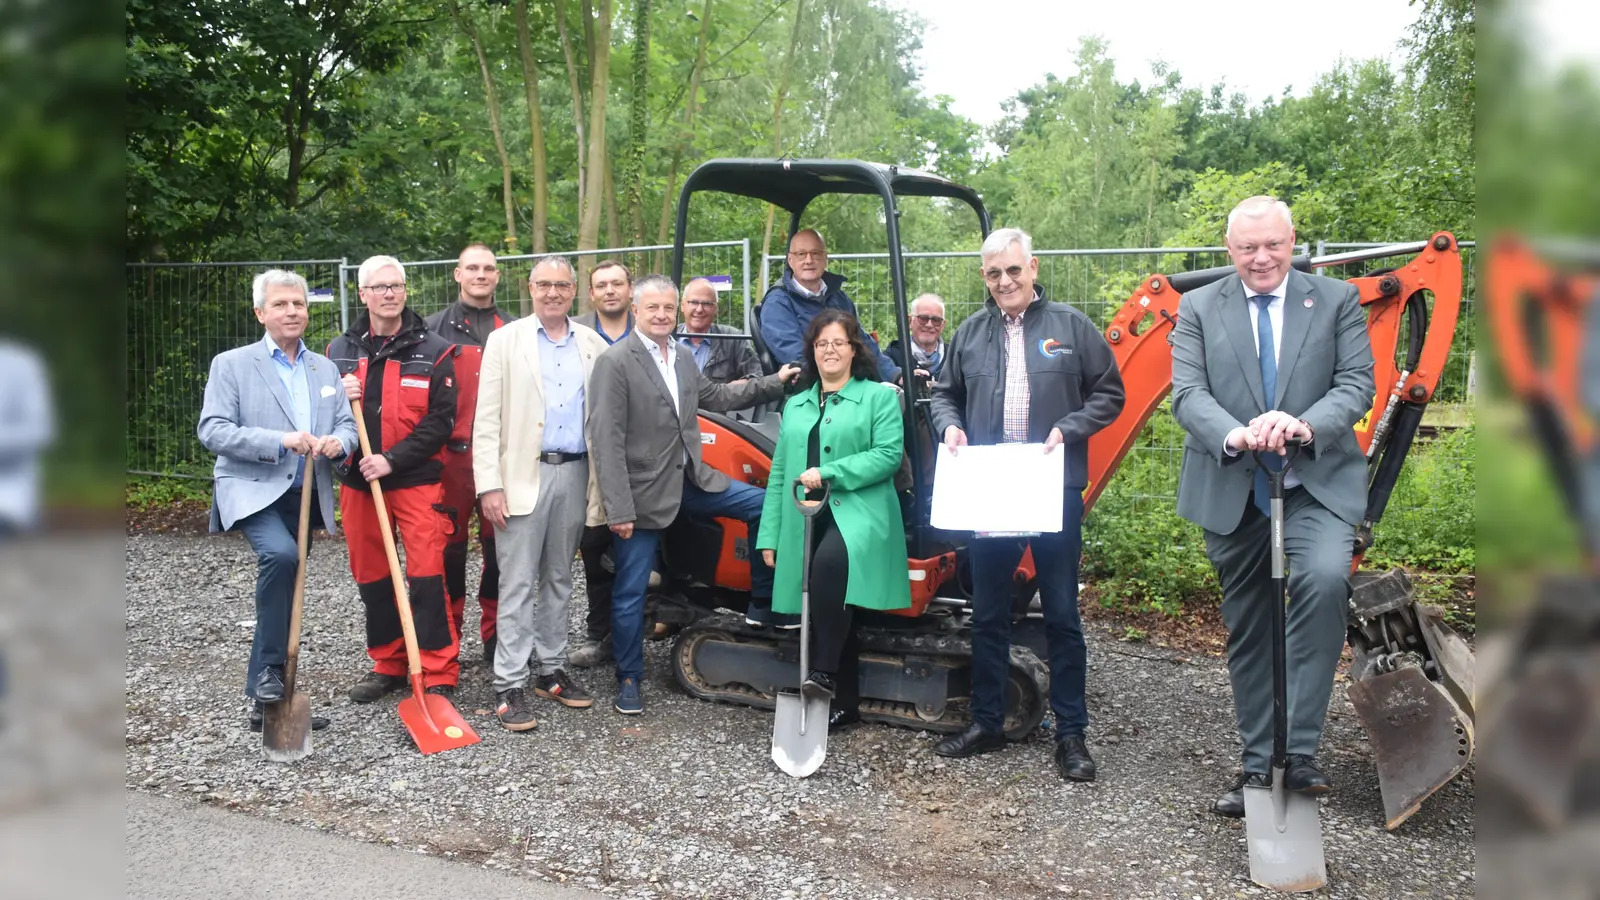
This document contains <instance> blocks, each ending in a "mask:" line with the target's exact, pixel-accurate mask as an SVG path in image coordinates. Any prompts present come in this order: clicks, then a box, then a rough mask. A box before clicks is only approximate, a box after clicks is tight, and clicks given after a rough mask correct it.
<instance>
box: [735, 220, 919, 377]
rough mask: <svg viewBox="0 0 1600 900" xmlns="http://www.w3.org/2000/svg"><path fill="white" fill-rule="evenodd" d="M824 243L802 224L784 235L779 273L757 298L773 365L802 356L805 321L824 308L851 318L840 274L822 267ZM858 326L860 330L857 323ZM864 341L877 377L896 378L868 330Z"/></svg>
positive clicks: (853, 311)
mask: <svg viewBox="0 0 1600 900" xmlns="http://www.w3.org/2000/svg"><path fill="white" fill-rule="evenodd" d="M827 269H828V248H827V247H826V246H824V245H823V243H822V235H820V234H817V233H816V231H814V230H812V229H810V228H807V229H805V230H804V231H797V232H795V235H794V237H792V238H790V239H789V259H788V262H787V263H786V264H785V265H784V267H783V278H782V279H780V280H779V281H778V283H777V284H775V285H773V286H772V287H771V288H770V289H769V290H768V291H767V295H766V296H765V297H763V298H762V299H761V340H762V341H763V342H765V343H766V345H767V350H768V351H769V352H770V353H771V354H772V358H773V360H774V361H776V362H777V363H778V364H779V365H783V364H784V363H795V364H797V365H798V364H799V362H800V360H802V359H804V358H805V348H804V347H802V346H800V341H801V337H802V336H803V335H804V334H805V333H806V326H808V325H810V324H811V320H812V319H813V318H815V317H816V315H817V313H819V312H822V310H823V309H825V308H827V307H832V308H834V309H838V310H843V311H844V312H847V313H849V314H850V315H852V316H854V317H855V318H857V319H860V318H861V317H860V316H859V315H857V314H856V305H855V304H854V303H852V302H850V298H849V297H847V296H845V293H844V276H843V275H838V274H835V273H833V272H829V271H827ZM862 331H863V332H866V327H865V324H864V323H863V326H862ZM865 336H866V339H867V346H868V347H870V348H872V355H873V356H874V357H875V358H876V359H877V361H878V377H879V378H880V379H882V380H883V381H886V382H889V383H890V384H893V383H895V382H897V381H899V380H900V367H899V366H897V365H895V364H894V361H893V360H891V359H889V358H888V357H887V356H884V355H883V351H882V350H880V349H878V342H877V341H876V340H875V339H874V338H873V337H872V335H871V334H870V333H867V334H866V335H865Z"/></svg>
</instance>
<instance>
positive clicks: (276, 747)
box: [261, 691, 311, 763]
mask: <svg viewBox="0 0 1600 900" xmlns="http://www.w3.org/2000/svg"><path fill="white" fill-rule="evenodd" d="M261 751H262V753H264V754H266V757H267V759H269V760H271V761H272V762H279V763H288V762H294V761H295V760H298V759H305V758H306V757H308V756H310V755H311V698H310V697H309V696H307V695H306V694H305V693H303V692H301V691H295V692H294V693H292V694H290V695H289V696H287V697H285V698H283V699H282V700H279V701H278V702H277V703H268V704H265V705H264V707H263V708H262V711H261Z"/></svg>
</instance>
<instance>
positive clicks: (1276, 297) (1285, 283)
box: [1244, 275, 1289, 305]
mask: <svg viewBox="0 0 1600 900" xmlns="http://www.w3.org/2000/svg"><path fill="white" fill-rule="evenodd" d="M1288 294H1289V276H1288V275H1284V276H1283V280H1282V281H1280V282H1278V286H1277V287H1275V288H1273V289H1272V290H1270V291H1267V292H1266V293H1265V294H1258V293H1256V292H1255V291H1252V290H1250V288H1249V286H1246V287H1245V289H1244V296H1245V299H1246V300H1249V299H1250V298H1251V297H1262V296H1267V297H1271V298H1272V302H1273V303H1282V302H1283V298H1284V297H1286V296H1288ZM1269 305H1271V304H1269Z"/></svg>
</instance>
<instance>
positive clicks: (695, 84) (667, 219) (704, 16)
mask: <svg viewBox="0 0 1600 900" xmlns="http://www.w3.org/2000/svg"><path fill="white" fill-rule="evenodd" d="M710 31H711V0H706V5H705V8H704V9H702V10H701V11H700V38H699V41H698V42H697V45H696V47H695V56H694V68H693V69H691V70H690V72H689V94H688V97H689V99H688V101H687V102H685V103H684V105H683V130H682V131H680V132H678V138H677V140H675V141H673V144H672V164H671V166H669V167H668V169H667V185H666V188H665V189H664V190H663V191H662V192H661V224H660V227H659V228H657V229H656V243H658V244H665V243H666V242H667V238H668V236H669V234H670V232H669V229H670V228H671V227H672V204H673V201H675V200H676V199H677V197H678V168H679V167H680V166H682V165H683V155H684V154H685V153H687V152H688V151H689V143H690V141H693V140H694V113H695V108H696V107H697V106H699V101H700V76H701V75H702V74H703V73H704V72H705V68H706V38H707V37H708V36H709V34H710ZM662 259H663V257H662V256H661V254H659V253H658V254H656V263H655V269H656V271H658V272H664V271H666V266H665V265H664V264H663V262H662Z"/></svg>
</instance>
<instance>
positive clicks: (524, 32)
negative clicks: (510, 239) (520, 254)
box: [516, 0, 550, 253]
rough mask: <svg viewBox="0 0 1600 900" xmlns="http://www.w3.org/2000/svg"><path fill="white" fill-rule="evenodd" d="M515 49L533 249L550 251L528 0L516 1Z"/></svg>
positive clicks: (540, 113) (546, 178) (546, 184)
mask: <svg viewBox="0 0 1600 900" xmlns="http://www.w3.org/2000/svg"><path fill="white" fill-rule="evenodd" d="M516 14H517V49H518V50H520V51H521V53H522V86H523V88H524V90H525V91H526V92H527V95H528V133H529V135H530V137H531V138H532V140H531V142H530V144H529V146H530V147H531V148H532V149H531V153H532V154H533V235H532V239H533V252H534V253H544V252H546V251H547V250H549V249H550V248H549V243H548V242H549V235H548V232H549V230H550V177H549V172H548V171H547V170H546V168H545V156H544V113H543V111H542V110H541V109H540V108H539V68H538V66H537V65H535V63H534V61H533V39H532V38H531V37H530V36H529V33H528V0H517V5H516Z"/></svg>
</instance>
